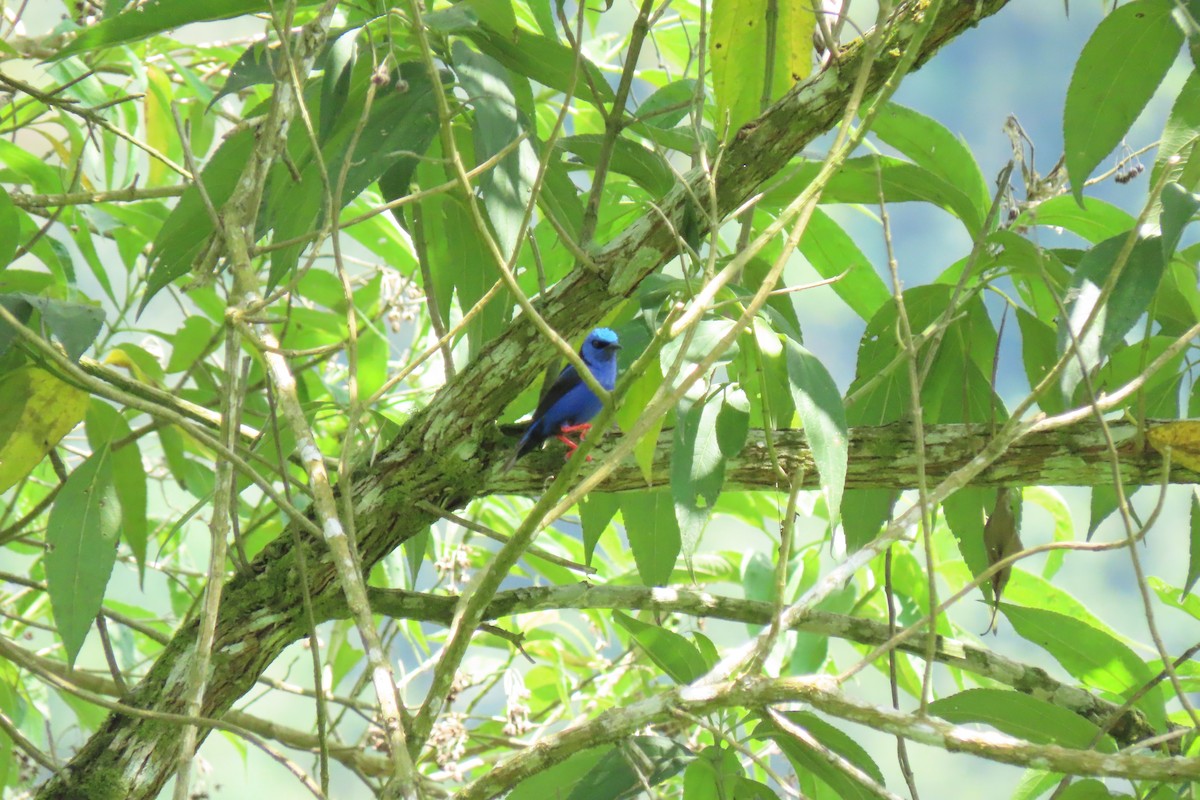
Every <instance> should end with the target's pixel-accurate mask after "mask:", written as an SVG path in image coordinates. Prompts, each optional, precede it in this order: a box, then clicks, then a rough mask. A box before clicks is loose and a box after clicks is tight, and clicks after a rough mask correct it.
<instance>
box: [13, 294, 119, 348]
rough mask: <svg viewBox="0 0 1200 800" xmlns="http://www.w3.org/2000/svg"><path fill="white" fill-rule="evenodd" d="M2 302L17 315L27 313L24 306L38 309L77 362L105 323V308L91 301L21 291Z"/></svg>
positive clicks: (44, 321) (44, 322) (51, 330)
mask: <svg viewBox="0 0 1200 800" xmlns="http://www.w3.org/2000/svg"><path fill="white" fill-rule="evenodd" d="M0 303H3V304H4V305H5V307H6V308H8V310H9V311H11V312H12V313H13V314H14V315H16V316H17V317H21V316H22V314H23V313H25V312H22V311H21V310H20V307H21V306H22V305H24V306H27V307H29V308H34V309H37V310H38V311H39V312H40V313H41V315H42V323H43V324H44V325H45V326H46V327H47V328H49V329H50V332H51V333H52V334H54V338H56V339H58V341H59V343H60V344H62V346H63V349H64V350H66V351H67V356H68V357H69V358H70V359H71V360H72V361H78V360H79V357H80V356H82V355H83V354H84V352H85V351H86V350H87V349H88V348H89V347H91V346H92V342H94V341H96V336H98V335H99V334H100V329H101V328H102V327H103V326H104V309H102V308H99V307H98V306H94V305H90V304H88V303H76V302H73V301H70V300H58V299H56V298H53V297H42V296H40V295H34V294H25V293H21V292H18V293H14V294H5V295H0ZM25 318H27V317H25ZM4 327H5V328H7V327H8V326H7V325H5V326H4ZM3 342H4V339H0V343H3ZM0 352H3V348H0Z"/></svg>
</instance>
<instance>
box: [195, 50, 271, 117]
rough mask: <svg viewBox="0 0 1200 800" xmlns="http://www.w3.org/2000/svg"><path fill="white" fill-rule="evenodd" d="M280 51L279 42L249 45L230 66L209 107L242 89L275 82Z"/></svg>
mask: <svg viewBox="0 0 1200 800" xmlns="http://www.w3.org/2000/svg"><path fill="white" fill-rule="evenodd" d="M280 52H281V48H280V45H279V44H278V43H276V44H274V45H269V44H268V43H267V42H255V43H254V44H252V45H250V46H249V47H247V48H246V50H245V51H244V52H243V53H242V54H241V55H240V56H238V60H237V61H235V62H233V66H232V67H230V68H229V75H228V76H227V77H226V78H225V83H223V84H222V85H221V88H220V90H219V91H218V92H217V93H216V94H214V95H213V98H212V100H210V101H209V103H208V108H209V109H211V108H212V107H213V105H214V104H215V103H216V102H217V101H218V100H220V99H221V98H222V97H227V96H229V95H231V94H235V93H237V92H240V91H241V90H242V89H248V88H249V87H251V86H261V85H262V84H266V83H274V82H275V56H277V55H279V54H280Z"/></svg>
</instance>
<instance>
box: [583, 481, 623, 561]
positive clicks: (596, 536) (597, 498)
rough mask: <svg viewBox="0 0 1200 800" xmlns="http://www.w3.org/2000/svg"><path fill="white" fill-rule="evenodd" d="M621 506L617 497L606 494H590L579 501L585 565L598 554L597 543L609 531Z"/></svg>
mask: <svg viewBox="0 0 1200 800" xmlns="http://www.w3.org/2000/svg"><path fill="white" fill-rule="evenodd" d="M618 507H619V505H618V503H617V497H616V495H612V494H606V493H605V492H588V493H587V494H586V495H585V496H584V497H583V499H582V500H580V501H579V525H580V527H581V528H583V553H584V563H585V564H589V565H590V564H591V563H592V556H593V555H594V554H595V552H596V543H597V542H599V541H600V536H601V535H602V534H603V533H604V532H605V531H606V530H608V525H609V523H610V522H612V518H613V517H614V516H616V514H617V509H618Z"/></svg>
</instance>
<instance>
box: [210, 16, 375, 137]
mask: <svg viewBox="0 0 1200 800" xmlns="http://www.w3.org/2000/svg"><path fill="white" fill-rule="evenodd" d="M361 30H362V29H361V28H350V29H349V30H347V31H344V32H342V33H340V34H331V35H330V37H329V39H328V40H327V41H326V50H325V52H324V53H322V55H321V58H320V59H319V62H320V63H323V65H324V68H325V75H324V77H322V79H321V130H320V132H319V137H320V141H321V142H322V143H325V142H326V141H328V140H329V136H330V134H332V133H333V130H334V127H335V126H336V124H337V121H338V120H339V119H340V118H341V112H342V109H343V108H344V107H345V103H346V99H347V97H348V96H349V95H350V81H351V79H352V78H353V76H354V67H355V64H356V63H357V61H358V34H359V32H360V31H361ZM232 77H233V75H232V73H231V74H230V78H232ZM222 91H223V90H222Z"/></svg>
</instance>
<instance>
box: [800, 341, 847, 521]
mask: <svg viewBox="0 0 1200 800" xmlns="http://www.w3.org/2000/svg"><path fill="white" fill-rule="evenodd" d="M783 344H784V347H785V348H786V349H787V368H788V378H789V380H790V386H791V390H792V399H793V400H794V401H795V403H796V412H797V413H798V414H799V415H800V422H801V423H802V424H803V425H804V434H805V436H806V437H807V438H808V446H809V447H811V448H812V453H813V461H814V462H815V463H816V465H817V472H818V473H819V475H820V476H821V491H822V493H823V494H824V495H825V502H826V503H827V504H828V508H829V522H830V524H831V525H834V526H836V525H837V520H838V515H839V512H840V510H841V507H842V491H843V490H844V489H845V487H846V464H847V462H848V447H849V438H850V429H849V427H848V426H847V423H846V408H845V406H844V405H843V404H842V395H841V392H839V391H838V388H837V384H836V383H834V382H833V376H832V375H830V374H829V370H827V369H825V365H824V364H822V363H821V362H820V361H819V360H818V359H817V357H816V356H814V355H813V354H812V353H810V352H809V351H808V350H806V349H804V347H802V346H801V345H799V344H797V343H796V342H794V341H792V340H791V339H784V341H783Z"/></svg>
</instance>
